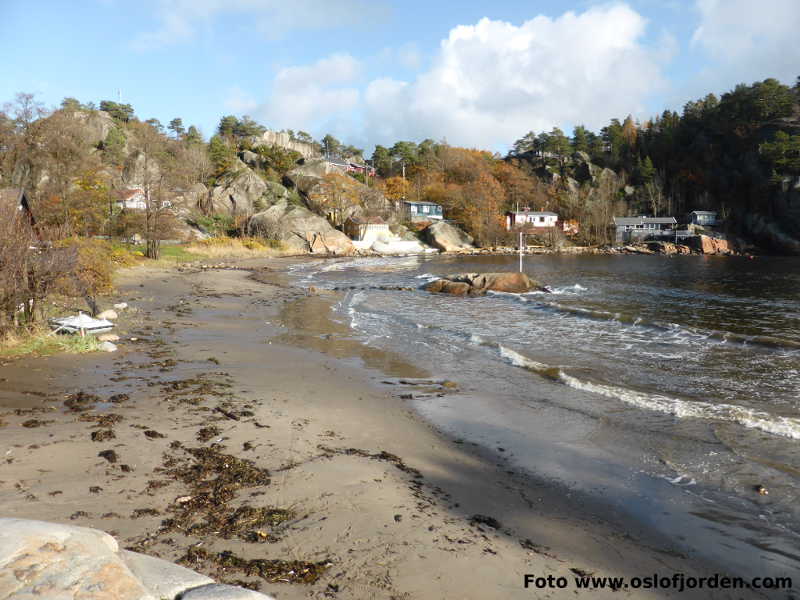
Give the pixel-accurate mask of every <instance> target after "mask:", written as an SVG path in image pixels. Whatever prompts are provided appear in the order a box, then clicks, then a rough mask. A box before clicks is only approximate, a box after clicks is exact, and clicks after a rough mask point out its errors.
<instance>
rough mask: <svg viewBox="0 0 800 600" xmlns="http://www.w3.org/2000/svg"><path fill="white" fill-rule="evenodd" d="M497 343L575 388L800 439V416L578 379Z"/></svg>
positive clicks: (508, 356)
mask: <svg viewBox="0 0 800 600" xmlns="http://www.w3.org/2000/svg"><path fill="white" fill-rule="evenodd" d="M484 345H494V346H495V347H496V348H497V350H498V352H499V354H500V356H501V357H502V358H504V359H505V360H507V361H508V362H509V363H511V364H512V365H514V366H517V367H521V368H524V369H527V370H529V371H532V372H534V373H536V374H537V375H539V376H541V377H544V378H546V379H549V380H551V381H556V382H558V383H562V384H564V385H567V386H569V387H571V388H573V389H576V390H581V391H584V392H589V393H592V394H597V395H599V396H604V397H606V398H612V399H614V400H619V401H622V402H624V403H625V404H629V405H631V406H636V407H637V408H643V409H646V410H652V411H656V412H661V413H666V414H671V415H674V416H676V417H678V418H681V419H684V418H697V419H712V420H716V421H729V422H733V423H738V424H739V425H742V426H744V427H748V428H750V429H759V430H761V431H765V432H767V433H772V434H774V435H780V436H783V437H787V438H790V439H794V440H800V419H798V418H793V417H782V416H779V415H773V414H770V413H767V412H764V411H760V410H755V409H752V408H747V407H745V406H736V405H733V404H712V403H710V402H702V401H696V400H682V399H679V398H672V397H670V396H664V395H660V394H648V393H646V392H640V391H637V390H633V389H630V388H624V387H621V386H616V385H608V384H605V383H597V382H592V381H587V380H582V379H578V378H577V377H574V376H573V375H570V374H568V373H566V372H564V371H563V370H562V369H561V368H559V367H554V366H549V365H545V364H543V363H540V362H537V361H535V360H532V359H530V358H528V357H527V356H524V355H523V354H520V353H519V352H516V351H515V350H512V349H510V348H506V347H505V346H503V345H501V344H487V343H484Z"/></svg>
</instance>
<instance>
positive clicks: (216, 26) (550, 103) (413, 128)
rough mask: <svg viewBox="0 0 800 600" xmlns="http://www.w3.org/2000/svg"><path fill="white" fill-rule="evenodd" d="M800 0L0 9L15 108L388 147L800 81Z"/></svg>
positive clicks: (64, 3)
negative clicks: (99, 111)
mask: <svg viewBox="0 0 800 600" xmlns="http://www.w3.org/2000/svg"><path fill="white" fill-rule="evenodd" d="M799 28H800V0H758V1H754V0H629V1H627V2H594V1H591V0H572V1H571V2H565V1H556V0H527V1H525V0H496V1H495V2H486V0H482V1H480V2H478V1H477V0H459V1H458V2H449V1H441V2H431V1H430V0H426V1H419V0H406V1H403V2H400V1H395V0H337V1H335V2H334V1H331V0H138V1H137V2H130V1H129V0H75V1H74V2H73V1H72V0H39V1H37V2H30V1H29V0H0V55H1V56H3V57H4V59H5V60H4V61H3V62H4V65H3V77H0V103H1V102H4V101H6V100H10V99H12V97H13V96H14V94H15V93H16V92H19V91H25V92H33V93H36V94H37V96H38V98H39V99H40V100H41V101H43V102H45V104H47V105H49V106H55V105H57V104H58V103H59V102H60V101H61V99H62V98H63V97H65V96H73V97H76V98H78V99H79V100H81V101H83V102H89V101H94V102H99V101H100V100H102V99H111V100H116V99H117V97H118V94H121V98H122V101H123V102H128V103H130V104H132V105H133V107H134V109H135V110H136V113H137V115H138V116H139V117H140V118H150V117H156V118H158V119H160V120H161V121H162V122H164V123H167V122H168V121H169V120H170V119H172V118H173V117H181V118H182V119H183V121H184V123H185V124H186V125H188V124H190V123H194V124H196V125H198V126H199V127H200V128H201V129H202V131H203V132H204V133H205V134H206V135H209V134H211V133H213V130H214V128H215V126H216V124H217V122H218V121H219V118H220V116H222V115H223V114H237V115H245V114H248V115H251V116H253V117H254V118H256V119H257V120H258V121H260V122H262V123H263V124H265V125H266V126H268V127H269V128H271V129H283V128H291V129H295V130H299V129H304V130H306V131H308V132H310V133H312V134H313V135H315V136H317V137H321V136H322V135H323V134H324V133H326V132H331V133H333V134H334V135H336V136H337V137H339V138H341V139H343V140H344V141H346V142H349V143H353V144H356V145H361V146H364V147H366V148H367V149H369V150H371V148H372V146H373V145H374V144H376V143H377V144H392V143H394V142H395V141H396V140H398V139H410V140H417V141H418V140H421V139H423V138H426V137H429V138H433V139H437V140H440V139H447V141H448V142H450V143H452V144H458V145H467V146H475V147H482V148H489V149H493V150H502V149H503V148H505V147H507V146H508V145H510V144H511V143H512V142H513V141H514V140H515V139H517V138H519V137H520V136H522V135H523V134H524V133H526V132H527V131H529V130H534V131H537V132H539V131H542V130H549V129H550V128H552V127H553V126H559V127H561V128H562V129H564V130H566V131H571V128H572V126H573V125H575V124H580V123H583V124H585V125H586V126H588V127H590V128H591V129H595V130H597V129H599V128H600V127H602V126H603V125H604V124H605V123H607V122H608V120H609V119H610V118H612V117H619V118H624V117H625V116H626V115H627V114H633V115H634V116H635V117H637V118H640V119H646V118H647V117H648V116H651V115H653V114H656V113H660V112H661V111H662V110H663V109H664V108H672V109H676V110H680V108H681V107H682V106H683V104H684V103H685V102H686V101H687V100H690V99H693V98H696V97H700V96H703V95H705V94H706V93H707V92H710V91H711V92H715V93H717V94H720V93H722V92H725V91H726V90H729V89H730V88H732V87H733V86H735V85H736V84H737V83H741V82H745V83H752V82H753V81H756V80H761V79H764V78H767V77H775V78H777V79H780V80H781V81H783V82H785V83H794V81H795V80H796V78H797V76H798V75H800V43H798V42H797V39H798V38H797V35H798V34H797V31H798V29H799Z"/></svg>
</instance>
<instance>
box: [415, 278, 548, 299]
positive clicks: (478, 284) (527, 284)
mask: <svg viewBox="0 0 800 600" xmlns="http://www.w3.org/2000/svg"><path fill="white" fill-rule="evenodd" d="M423 289H424V290H425V291H428V292H433V293H439V294H452V295H454V296H482V295H483V294H485V293H486V292H489V291H492V292H506V293H510V294H524V293H526V292H530V291H534V290H538V291H543V292H547V291H549V290H548V289H547V288H545V287H544V286H542V285H540V284H539V282H538V281H536V280H534V279H531V278H530V277H528V275H526V274H525V273H513V272H508V273H460V274H458V275H451V276H450V277H445V278H443V279H437V280H436V281H432V282H430V283H428V284H426V285H425V286H424V287H423Z"/></svg>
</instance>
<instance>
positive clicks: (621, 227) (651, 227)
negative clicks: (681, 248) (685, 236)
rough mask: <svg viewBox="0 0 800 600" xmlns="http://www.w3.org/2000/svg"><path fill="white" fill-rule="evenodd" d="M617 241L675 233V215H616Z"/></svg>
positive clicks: (676, 223) (676, 222) (665, 235)
mask: <svg viewBox="0 0 800 600" xmlns="http://www.w3.org/2000/svg"><path fill="white" fill-rule="evenodd" d="M613 225H614V228H615V229H616V236H615V238H616V241H617V242H630V241H635V240H644V239H646V238H656V237H667V236H672V235H674V234H675V228H676V227H677V225H678V221H677V220H676V219H675V217H645V216H640V217H614V223H613Z"/></svg>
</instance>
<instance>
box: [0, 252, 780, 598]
mask: <svg viewBox="0 0 800 600" xmlns="http://www.w3.org/2000/svg"><path fill="white" fill-rule="evenodd" d="M242 264H243V265H244V266H247V267H252V268H254V269H257V270H258V277H257V279H259V280H258V281H256V280H254V279H253V278H252V277H251V273H249V272H248V271H244V270H205V271H198V272H183V273H179V272H177V271H167V270H154V269H149V270H148V269H142V268H139V269H133V270H129V271H125V272H123V273H121V274H120V276H119V278H118V282H117V284H118V299H119V300H121V301H125V302H128V304H129V305H130V306H131V308H130V309H129V310H128V311H125V312H124V313H122V314H121V317H120V321H119V327H118V329H119V330H120V331H119V332H118V333H120V334H121V335H122V338H123V339H122V341H121V342H120V351H119V352H117V353H114V354H103V355H84V356H80V357H74V356H70V357H64V356H62V357H49V358H39V359H20V360H17V361H14V362H11V363H7V364H4V365H3V366H0V422H2V425H0V440H2V445H1V446H0V461H1V462H0V514H2V516H9V517H21V518H34V519H42V520H50V521H56V522H63V523H70V524H76V525H85V526H89V527H96V528H98V529H102V530H105V531H108V532H109V533H112V534H113V535H115V536H116V537H117V538H118V539H119V540H120V542H121V545H123V546H126V547H129V548H131V549H135V550H137V551H141V552H145V553H148V554H152V555H154V556H159V557H161V558H165V559H168V560H173V561H178V562H181V563H182V564H185V565H186V566H189V567H191V568H194V569H196V570H198V571H201V572H204V573H207V574H209V575H211V576H212V577H215V578H217V579H219V580H222V581H226V582H235V583H237V584H242V583H243V582H244V583H246V584H249V585H251V586H252V587H257V588H259V589H260V590H261V591H263V592H267V593H271V594H273V595H275V596H277V597H278V598H280V599H284V598H287V599H291V598H342V599H351V598H352V599H361V598H379V599H387V600H388V599H401V598H402V599H406V598H407V599H412V598H413V599H418V598H419V599H428V598H430V599H434V598H437V599H438V598H531V597H538V598H546V597H554V598H558V597H566V596H570V597H572V596H574V595H575V594H576V593H578V594H580V595H584V596H587V597H592V598H603V597H613V598H619V597H626V596H627V597H631V598H646V597H653V598H655V597H658V598H661V597H678V596H680V597H682V598H685V597H698V598H701V597H702V598H709V597H711V598H728V597H731V598H739V597H749V596H747V595H744V594H742V593H741V592H727V591H724V590H719V591H716V592H709V591H708V590H703V591H700V592H696V593H695V594H694V595H693V594H691V593H690V592H684V593H682V594H681V593H678V592H675V591H667V590H654V591H645V590H620V591H618V592H612V591H610V590H606V591H600V590H593V591H581V592H578V591H576V590H575V586H574V585H573V584H572V581H573V578H574V576H575V574H576V573H579V574H580V573H594V574H595V575H605V576H626V577H634V576H644V575H651V574H652V573H659V574H664V575H668V576H671V575H672V574H673V573H676V572H680V573H685V574H686V575H709V574H710V573H711V572H713V569H712V567H711V566H708V565H700V564H698V563H697V562H696V561H694V560H693V559H692V558H691V557H686V556H682V555H680V554H679V553H676V552H674V551H673V550H671V547H672V544H671V543H670V540H667V539H658V538H654V537H652V536H650V537H648V536H647V535H645V534H644V533H642V534H641V535H639V532H635V531H619V530H618V529H615V528H613V527H611V526H610V525H608V524H607V523H606V522H605V521H604V520H603V519H601V518H598V517H597V512H596V510H594V509H593V508H594V507H590V506H586V505H582V502H584V501H583V500H576V499H573V498H570V497H568V496H567V495H565V494H564V492H563V491H562V490H559V489H556V488H552V487H547V486H543V485H539V484H537V483H536V482H534V481H531V480H530V479H527V478H524V477H522V476H520V475H518V474H514V473H512V472H509V471H508V467H507V466H506V465H504V464H503V463H502V462H499V463H498V462H497V458H496V457H492V456H488V455H484V454H481V453H480V452H479V451H478V449H477V448H476V447H473V446H470V445H469V444H465V443H463V442H461V441H460V440H450V439H447V438H446V437H445V436H443V435H441V434H440V433H438V432H437V431H435V430H434V429H433V428H432V427H431V426H430V425H428V424H427V423H426V422H424V421H423V420H422V419H420V418H419V416H418V415H417V414H416V413H415V412H414V411H413V410H412V409H411V405H410V404H409V402H408V401H407V400H406V399H407V398H408V397H409V395H414V394H423V395H424V394H453V395H454V398H456V399H457V398H458V395H459V394H461V393H462V392H461V391H460V390H459V389H458V382H457V381H456V382H452V383H451V382H427V383H423V384H421V385H403V384H400V383H399V382H398V381H399V380H409V379H420V378H422V379H424V378H427V377H429V376H431V375H434V373H425V372H422V371H420V370H419V369H416V368H414V367H412V366H411V365H409V364H408V363H407V362H405V361H404V360H403V358H402V357H401V356H399V355H394V354H391V353H386V352H378V351H375V350H373V349H370V348H367V347H366V346H363V345H361V344H359V343H357V342H356V341H354V340H352V339H349V336H348V329H347V327H346V326H345V325H344V324H341V323H337V322H336V321H334V320H332V319H331V313H330V304H331V302H334V301H335V300H336V296H334V295H328V294H322V295H309V294H308V293H307V292H306V291H305V290H301V289H297V288H293V287H291V285H290V282H289V280H288V279H286V278H285V276H284V275H282V274H281V270H282V269H283V268H284V267H285V265H286V264H287V261H285V260H273V261H270V262H269V263H261V264H259V263H242ZM264 264H267V265H269V266H268V268H267V270H262V268H263V266H264ZM131 338H136V341H132V340H131ZM386 381H391V382H392V383H391V384H387V383H384V382H386ZM80 392H83V394H80ZM101 454H102V456H101ZM632 529H633V527H632ZM526 573H530V574H534V575H536V576H545V577H547V576H548V575H552V576H554V577H559V576H564V577H567V578H568V580H569V582H570V583H569V585H568V587H567V588H566V589H560V590H559V589H549V590H548V589H542V590H534V589H525V588H524V586H523V581H524V579H523V578H524V574H526ZM754 597H760V596H754ZM765 597H768V596H765ZM781 597H785V593H784V595H783V596H781Z"/></svg>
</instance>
